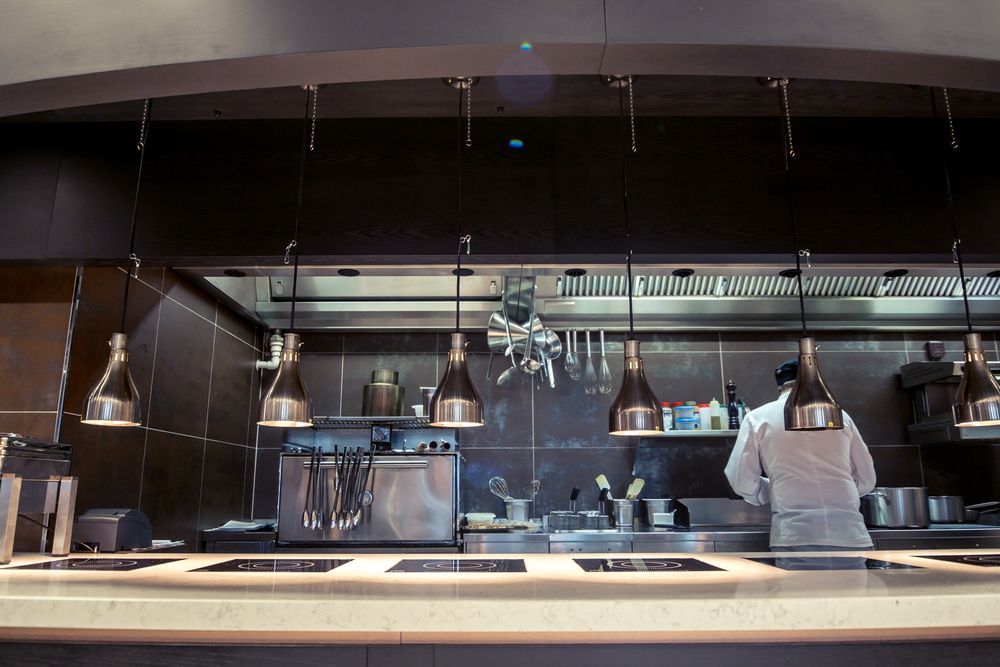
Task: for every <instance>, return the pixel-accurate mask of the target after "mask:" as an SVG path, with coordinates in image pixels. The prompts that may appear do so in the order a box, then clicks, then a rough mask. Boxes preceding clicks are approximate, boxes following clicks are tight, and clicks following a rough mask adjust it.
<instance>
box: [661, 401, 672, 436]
mask: <svg viewBox="0 0 1000 667" xmlns="http://www.w3.org/2000/svg"><path fill="white" fill-rule="evenodd" d="M660 409H661V410H662V411H663V430H664V431H670V430H672V429H673V428H674V418H673V410H672V409H671V408H670V401H662V402H661V403H660Z"/></svg>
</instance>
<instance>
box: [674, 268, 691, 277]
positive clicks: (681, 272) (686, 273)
mask: <svg viewBox="0 0 1000 667" xmlns="http://www.w3.org/2000/svg"><path fill="white" fill-rule="evenodd" d="M670 275H672V276H674V277H675V278H690V277H691V276H693V275H694V269H674V270H673V271H671V272H670Z"/></svg>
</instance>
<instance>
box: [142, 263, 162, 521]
mask: <svg viewBox="0 0 1000 667" xmlns="http://www.w3.org/2000/svg"><path fill="white" fill-rule="evenodd" d="M163 274H164V279H166V269H163ZM157 293H158V294H159V295H160V298H159V299H157V300H156V329H155V332H156V333H155V334H154V335H153V360H152V363H151V364H150V367H149V404H148V408H149V411H147V413H146V424H149V416H150V412H151V411H152V407H153V385H154V384H155V382H156V354H157V352H158V351H159V347H160V316H161V315H162V314H163V292H160V291H159V290H157ZM149 431H150V429H149V427H148V426H147V427H146V428H145V429H144V432H143V434H142V465H141V466H140V467H139V500H138V502H137V503H136V504H137V505H138V507H139V509H140V510H141V509H142V486H143V480H144V479H145V477H146V454H147V450H148V447H149Z"/></svg>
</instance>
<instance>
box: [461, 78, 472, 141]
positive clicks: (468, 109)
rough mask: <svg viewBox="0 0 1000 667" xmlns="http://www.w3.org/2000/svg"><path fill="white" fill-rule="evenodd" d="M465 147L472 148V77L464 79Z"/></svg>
mask: <svg viewBox="0 0 1000 667" xmlns="http://www.w3.org/2000/svg"><path fill="white" fill-rule="evenodd" d="M465 83H466V85H464V86H462V88H464V89H465V146H466V148H468V147H470V146H472V77H471V76H470V77H468V78H466V79H465Z"/></svg>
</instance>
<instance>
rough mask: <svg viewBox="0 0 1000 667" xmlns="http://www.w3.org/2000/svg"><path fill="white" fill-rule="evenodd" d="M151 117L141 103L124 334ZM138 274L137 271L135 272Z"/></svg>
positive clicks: (150, 110)
mask: <svg viewBox="0 0 1000 667" xmlns="http://www.w3.org/2000/svg"><path fill="white" fill-rule="evenodd" d="M152 115H153V100H146V101H145V102H143V122H142V125H140V127H139V141H138V143H137V144H136V145H137V146H138V148H139V168H138V170H137V173H136V176H135V197H134V198H133V199H132V220H131V222H130V229H129V233H128V265H127V266H126V268H125V289H124V294H123V295H122V321H121V326H120V327H118V332H119V333H125V316H126V315H127V313H128V288H129V284H130V283H131V282H132V281H131V278H132V264H133V263H134V261H135V260H133V259H132V258H133V257H134V256H135V221H136V218H137V214H138V212H139V189H140V186H141V185H142V167H143V165H144V164H145V162H146V145H147V143H148V142H149V125H150V120H151V118H152ZM136 273H138V270H136Z"/></svg>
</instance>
